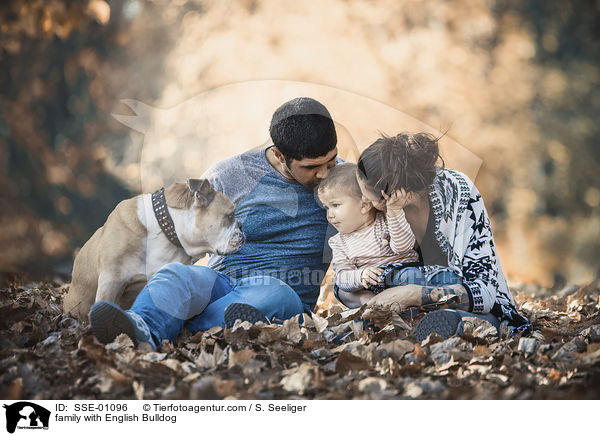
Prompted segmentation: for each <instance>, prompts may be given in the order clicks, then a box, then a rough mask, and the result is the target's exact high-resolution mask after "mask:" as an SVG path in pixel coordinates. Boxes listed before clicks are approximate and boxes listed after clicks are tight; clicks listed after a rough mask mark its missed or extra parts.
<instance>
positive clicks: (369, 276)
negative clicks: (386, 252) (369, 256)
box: [360, 266, 383, 289]
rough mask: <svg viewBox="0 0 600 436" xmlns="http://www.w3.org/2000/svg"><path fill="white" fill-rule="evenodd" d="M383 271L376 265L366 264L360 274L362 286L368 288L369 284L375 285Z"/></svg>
mask: <svg viewBox="0 0 600 436" xmlns="http://www.w3.org/2000/svg"><path fill="white" fill-rule="evenodd" d="M382 272H383V269H381V268H377V267H376V266H367V267H366V268H365V269H363V272H362V273H361V275H360V282H361V284H362V285H363V288H365V289H366V288H368V287H369V285H376V284H378V283H379V282H380V280H379V276H380V275H381V273H382Z"/></svg>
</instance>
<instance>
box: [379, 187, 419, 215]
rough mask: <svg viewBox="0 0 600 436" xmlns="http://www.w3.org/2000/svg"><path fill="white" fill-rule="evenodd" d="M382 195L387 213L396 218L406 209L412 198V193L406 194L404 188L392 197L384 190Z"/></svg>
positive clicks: (393, 193) (392, 194)
mask: <svg viewBox="0 0 600 436" xmlns="http://www.w3.org/2000/svg"><path fill="white" fill-rule="evenodd" d="M381 195H382V196H383V199H384V200H385V206H386V213H387V214H388V215H389V216H396V215H398V214H400V212H401V211H402V210H403V209H404V207H405V206H406V205H407V204H408V202H409V201H410V200H411V198H412V192H406V191H405V190H404V188H403V189H398V190H396V191H394V192H392V193H391V194H390V195H387V194H386V193H385V192H384V191H383V190H382V191H381Z"/></svg>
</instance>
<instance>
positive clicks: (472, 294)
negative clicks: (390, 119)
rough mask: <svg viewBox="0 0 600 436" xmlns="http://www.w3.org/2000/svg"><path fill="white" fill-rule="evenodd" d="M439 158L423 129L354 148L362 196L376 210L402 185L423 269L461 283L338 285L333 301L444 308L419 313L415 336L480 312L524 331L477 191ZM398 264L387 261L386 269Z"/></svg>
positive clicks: (456, 328)
mask: <svg viewBox="0 0 600 436" xmlns="http://www.w3.org/2000/svg"><path fill="white" fill-rule="evenodd" d="M439 158H440V154H439V148H438V141H437V138H435V137H434V136H432V135H430V134H427V133H417V134H410V133H401V134H398V135H396V136H394V137H387V136H383V137H381V138H379V139H378V140H377V141H375V142H374V143H373V144H372V145H371V146H370V147H368V148H367V149H366V150H365V151H363V153H362V154H361V156H360V158H359V160H358V169H357V180H358V183H359V186H360V188H361V191H362V193H363V196H364V197H365V199H366V200H368V201H371V202H372V203H373V206H374V207H376V208H378V209H380V210H384V209H385V203H386V201H388V200H389V199H390V196H393V195H394V193H395V191H398V190H402V189H404V190H406V192H408V193H409V196H408V197H409V198H408V202H407V204H406V206H405V208H404V212H405V214H406V219H407V221H408V223H409V224H410V226H411V228H412V231H413V233H414V234H415V237H416V240H417V243H418V251H419V255H420V260H421V262H422V263H423V265H422V266H421V267H420V268H422V270H423V274H424V275H425V276H426V277H427V278H431V277H433V276H439V275H440V272H444V271H451V272H452V273H454V274H456V275H458V277H459V278H460V283H458V284H457V283H456V281H452V282H451V283H447V284H439V281H438V284H437V285H436V286H431V281H429V280H428V285H422V284H421V285H419V284H414V285H405V286H396V287H391V288H388V289H386V290H384V291H382V292H381V293H379V294H377V295H376V296H375V294H374V293H372V292H370V291H364V292H361V293H344V292H341V291H340V292H339V298H340V301H342V302H343V303H344V304H346V305H348V306H349V307H357V306H359V305H361V304H362V303H364V302H365V301H368V304H369V305H381V304H390V303H395V304H396V305H399V306H400V308H401V309H407V308H413V307H417V308H420V309H422V310H425V311H431V310H432V309H439V308H441V307H442V306H444V307H448V308H451V309H446V310H434V311H433V312H430V313H428V314H427V315H426V316H425V317H424V318H423V319H422V320H421V322H420V323H419V325H418V326H417V328H416V329H415V335H416V336H417V338H418V339H420V340H421V339H423V338H424V337H426V336H427V335H428V334H429V333H431V332H437V333H439V334H441V335H442V336H444V337H449V336H451V335H453V334H460V333H461V328H462V325H463V322H462V319H463V318H464V317H466V316H478V317H481V318H484V319H486V320H488V321H489V322H491V323H492V324H493V325H495V326H496V327H498V326H499V323H500V322H504V321H505V322H507V323H508V325H509V326H510V327H511V330H512V331H513V332H530V331H531V324H530V323H529V321H528V320H527V319H526V318H525V317H523V316H521V315H520V314H519V313H518V312H517V310H516V307H515V303H514V300H513V297H512V295H511V293H510V290H509V289H508V285H507V284H506V279H505V278H504V274H503V272H502V268H501V266H500V261H499V259H498V255H497V253H496V247H495V244H494V239H493V237H492V231H491V228H490V223H489V219H488V215H487V212H486V210H485V207H484V204H483V199H482V198H481V195H480V194H479V191H478V190H477V188H476V187H475V185H474V184H473V182H471V180H469V178H468V177H467V176H465V175H464V174H462V173H460V172H458V171H453V170H449V169H444V168H443V166H442V167H441V168H440V167H437V166H436V162H437V161H438V159H439ZM401 268H402V265H399V266H395V267H393V268H386V272H385V274H392V273H393V272H394V271H395V270H397V269H401ZM382 280H383V281H385V280H386V277H382ZM392 284H393V282H392ZM475 314H478V315H475Z"/></svg>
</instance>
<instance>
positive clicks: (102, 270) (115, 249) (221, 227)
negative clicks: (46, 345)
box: [63, 179, 244, 320]
mask: <svg viewBox="0 0 600 436" xmlns="http://www.w3.org/2000/svg"><path fill="white" fill-rule="evenodd" d="M233 211H234V205H233V203H232V202H231V200H229V198H227V196H225V194H223V193H222V192H219V191H216V190H215V189H214V188H213V186H212V185H211V184H210V182H209V181H208V180H204V179H190V180H188V182H187V184H185V183H174V184H172V185H171V186H169V187H168V188H166V189H160V190H158V191H156V192H155V193H153V194H142V195H138V196H137V197H134V198H130V199H127V200H123V201H122V202H121V203H119V204H118V205H117V207H116V208H115V210H113V211H112V212H111V214H110V215H109V216H108V219H107V220H106V223H105V224H104V225H103V226H102V227H100V228H99V229H98V230H97V231H96V232H95V233H94V234H93V235H92V237H91V238H90V239H89V240H88V241H87V242H86V243H85V245H84V246H83V247H82V248H81V250H80V251H79V253H78V254H77V256H76V257H75V261H74V264H73V275H72V281H71V285H70V288H69V291H68V293H67V295H66V296H65V299H64V302H63V310H64V312H65V313H66V314H71V315H73V316H75V317H77V318H79V319H80V320H87V316H88V313H89V310H90V308H91V306H92V305H93V304H94V302H96V301H102V300H107V301H112V302H114V303H116V304H118V305H119V306H121V307H122V308H123V309H129V307H131V304H133V301H134V300H135V297H136V296H137V295H138V294H139V292H140V291H141V290H142V288H143V287H144V285H145V284H146V282H147V281H148V279H149V278H150V277H151V276H152V274H154V273H155V272H156V271H157V270H158V269H159V268H160V267H162V266H164V265H165V264H167V263H170V262H181V263H185V264H191V263H192V259H194V258H201V257H203V256H204V255H205V254H207V253H216V254H219V255H224V254H229V253H233V252H235V251H237V250H239V249H240V247H241V246H242V245H243V243H244V233H243V232H242V228H241V225H240V223H239V222H238V221H237V220H236V219H235V218H234V214H233Z"/></svg>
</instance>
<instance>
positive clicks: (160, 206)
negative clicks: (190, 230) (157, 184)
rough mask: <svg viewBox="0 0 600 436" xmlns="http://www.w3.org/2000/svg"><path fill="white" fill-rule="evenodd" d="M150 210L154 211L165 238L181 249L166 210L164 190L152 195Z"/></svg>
mask: <svg viewBox="0 0 600 436" xmlns="http://www.w3.org/2000/svg"><path fill="white" fill-rule="evenodd" d="M152 209H153V210H154V216H155V217H156V220H157V221H158V225H159V226H160V229H161V230H162V232H163V233H164V234H165V236H166V237H167V238H168V239H169V241H171V243H172V244H173V245H175V246H176V247H179V248H183V246H182V245H181V242H180V241H179V238H178V237H177V233H175V224H174V223H173V219H172V218H171V214H169V209H168V208H167V200H166V199H165V188H160V189H159V190H158V191H156V192H154V193H153V194H152Z"/></svg>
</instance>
